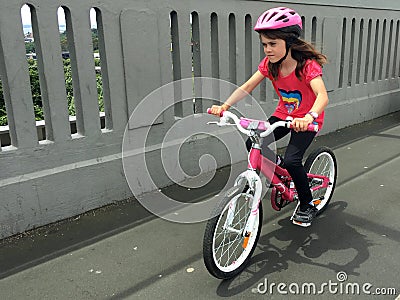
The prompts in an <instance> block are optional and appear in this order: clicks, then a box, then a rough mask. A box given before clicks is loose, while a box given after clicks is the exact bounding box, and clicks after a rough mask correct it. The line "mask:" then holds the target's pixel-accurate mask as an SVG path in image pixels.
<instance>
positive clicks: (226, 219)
mask: <svg viewBox="0 0 400 300" xmlns="http://www.w3.org/2000/svg"><path fill="white" fill-rule="evenodd" d="M246 187H247V186H246ZM235 189H236V188H235ZM230 191H231V190H230ZM231 193H232V191H231ZM231 193H230V192H229V191H228V192H227V195H230V194H231ZM252 200H253V195H252V193H251V192H250V191H249V190H248V189H245V190H244V191H243V192H238V193H234V194H233V195H231V196H227V197H225V198H224V199H223V200H222V201H221V203H220V204H219V205H218V206H217V208H216V210H217V211H214V214H213V215H216V216H215V217H213V218H212V219H210V220H209V221H208V222H207V225H206V230H205V232H204V239H203V258H204V264H205V265H206V268H207V270H208V271H209V272H210V274H211V275H213V276H215V277H217V278H220V279H229V278H232V277H234V276H236V275H237V274H239V273H240V272H242V271H243V269H244V268H245V267H246V266H247V265H248V263H249V262H250V259H251V256H252V254H253V252H254V250H255V248H256V246H257V242H258V239H259V237H260V232H261V226H262V205H261V202H260V203H259V207H258V211H257V214H256V220H255V222H254V226H253V228H252V230H251V233H250V235H249V236H247V237H246V236H245V232H244V231H245V226H246V222H247V220H248V218H249V216H250V214H251V205H252Z"/></svg>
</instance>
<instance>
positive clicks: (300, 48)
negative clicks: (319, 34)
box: [259, 30, 327, 80]
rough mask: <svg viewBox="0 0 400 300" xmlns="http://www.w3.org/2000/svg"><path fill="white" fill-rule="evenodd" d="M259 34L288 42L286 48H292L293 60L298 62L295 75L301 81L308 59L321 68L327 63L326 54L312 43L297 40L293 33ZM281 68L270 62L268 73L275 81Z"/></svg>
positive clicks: (264, 31) (277, 31) (274, 31)
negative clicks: (315, 62)
mask: <svg viewBox="0 0 400 300" xmlns="http://www.w3.org/2000/svg"><path fill="white" fill-rule="evenodd" d="M259 34H260V35H263V36H265V37H267V38H269V39H282V40H284V41H285V42H286V47H289V48H290V50H291V55H292V57H293V59H294V60H296V61H297V66H296V70H295V73H296V77H297V78H298V79H299V80H301V73H302V71H303V68H304V66H305V64H306V61H307V60H308V59H313V60H315V61H317V62H318V64H319V65H320V66H322V65H323V64H326V63H327V58H326V56H325V55H324V54H322V53H320V52H319V51H318V50H316V49H315V47H314V46H313V45H311V44H310V43H308V42H306V41H304V40H302V39H299V38H297V36H296V35H295V34H293V33H287V32H282V31H280V30H263V31H259ZM260 38H261V36H260ZM279 66H280V64H277V63H274V64H273V63H271V62H268V72H269V75H270V76H271V77H272V78H274V80H277V79H278V74H279Z"/></svg>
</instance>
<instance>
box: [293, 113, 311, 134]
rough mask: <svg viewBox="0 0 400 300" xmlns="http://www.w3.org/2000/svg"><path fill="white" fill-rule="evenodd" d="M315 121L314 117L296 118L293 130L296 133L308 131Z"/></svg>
mask: <svg viewBox="0 0 400 300" xmlns="http://www.w3.org/2000/svg"><path fill="white" fill-rule="evenodd" d="M313 121H314V119H313V117H312V116H310V115H306V116H304V117H303V118H295V119H293V121H292V126H293V130H294V131H296V132H300V131H307V130H308V125H309V124H311V123H312V122H313Z"/></svg>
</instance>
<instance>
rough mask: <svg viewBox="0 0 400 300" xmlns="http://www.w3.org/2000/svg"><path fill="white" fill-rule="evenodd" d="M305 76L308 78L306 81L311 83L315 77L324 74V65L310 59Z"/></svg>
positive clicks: (305, 69)
mask: <svg viewBox="0 0 400 300" xmlns="http://www.w3.org/2000/svg"><path fill="white" fill-rule="evenodd" d="M304 76H305V78H306V83H307V84H309V83H310V81H311V80H313V79H314V78H316V77H318V76H322V67H321V66H320V65H319V63H318V62H317V61H315V60H310V61H308V62H307V63H306V66H305V67H304Z"/></svg>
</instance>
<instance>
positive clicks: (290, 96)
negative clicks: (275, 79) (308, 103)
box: [279, 89, 302, 114]
mask: <svg viewBox="0 0 400 300" xmlns="http://www.w3.org/2000/svg"><path fill="white" fill-rule="evenodd" d="M279 93H280V94H281V97H282V100H283V103H284V105H285V107H286V108H287V111H288V113H289V114H290V113H291V112H292V111H294V110H295V109H298V108H299V106H300V104H301V100H302V97H301V93H300V92H299V91H297V90H296V91H285V90H282V89H279Z"/></svg>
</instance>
